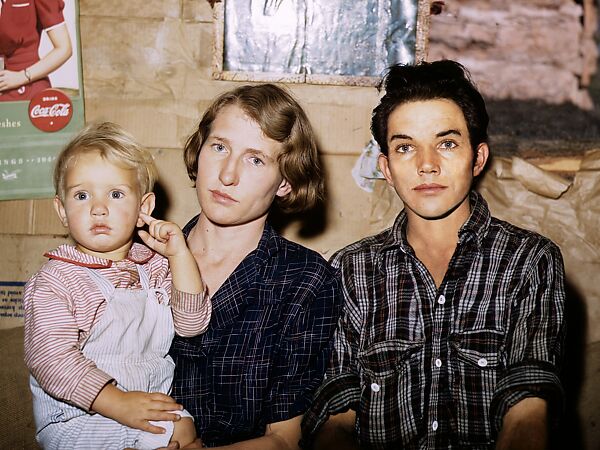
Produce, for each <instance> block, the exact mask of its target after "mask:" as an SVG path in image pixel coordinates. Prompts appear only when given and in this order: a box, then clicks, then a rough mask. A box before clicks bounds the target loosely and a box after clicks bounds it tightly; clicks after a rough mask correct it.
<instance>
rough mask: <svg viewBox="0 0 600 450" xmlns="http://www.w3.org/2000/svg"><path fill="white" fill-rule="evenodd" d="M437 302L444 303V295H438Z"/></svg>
mask: <svg viewBox="0 0 600 450" xmlns="http://www.w3.org/2000/svg"><path fill="white" fill-rule="evenodd" d="M438 303H439V304H440V305H443V304H444V303H446V297H444V296H443V295H440V296H439V297H438Z"/></svg>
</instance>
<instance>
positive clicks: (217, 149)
mask: <svg viewBox="0 0 600 450" xmlns="http://www.w3.org/2000/svg"><path fill="white" fill-rule="evenodd" d="M212 148H213V150H214V151H215V152H218V153H221V152H224V151H225V150H226V148H225V146H224V145H223V144H213V145H212Z"/></svg>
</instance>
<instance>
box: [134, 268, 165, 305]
mask: <svg viewBox="0 0 600 450" xmlns="http://www.w3.org/2000/svg"><path fill="white" fill-rule="evenodd" d="M136 267H137V270H138V273H139V274H140V282H141V283H142V287H143V288H144V289H145V290H146V291H148V292H150V293H151V294H153V295H154V296H155V297H156V301H157V302H158V303H161V304H165V305H168V304H169V303H170V298H169V294H167V290H166V289H165V288H163V287H158V288H153V287H150V276H149V275H148V273H147V272H146V270H145V269H144V267H143V266H142V265H140V264H136Z"/></svg>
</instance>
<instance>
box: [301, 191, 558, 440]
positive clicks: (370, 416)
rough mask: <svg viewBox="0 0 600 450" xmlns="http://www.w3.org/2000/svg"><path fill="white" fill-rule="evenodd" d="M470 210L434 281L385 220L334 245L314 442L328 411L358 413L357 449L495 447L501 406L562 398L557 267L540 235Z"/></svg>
mask: <svg viewBox="0 0 600 450" xmlns="http://www.w3.org/2000/svg"><path fill="white" fill-rule="evenodd" d="M470 201H471V210H472V212H471V215H470V217H469V219H468V220H467V222H466V223H465V224H464V225H463V226H462V228H461V229H460V232H459V235H458V245H457V248H456V251H455V253H454V255H453V257H452V259H451V261H450V264H449V267H448V271H447V273H446V275H445V277H444V280H443V282H442V284H441V285H440V287H439V288H436V286H435V283H434V280H433V278H432V277H431V275H430V274H429V272H428V271H427V269H426V268H425V266H424V265H423V264H422V263H421V262H420V261H419V260H418V259H417V258H416V256H415V253H414V251H413V249H412V248H411V247H410V245H409V244H408V242H407V239H406V214H405V212H402V213H401V214H400V215H399V216H398V218H397V219H396V222H395V224H394V225H393V227H392V228H390V229H388V230H385V231H383V232H382V233H380V234H378V235H376V236H372V237H368V238H366V239H363V240H361V241H359V242H357V243H354V244H352V245H350V246H348V247H346V248H344V249H342V250H341V251H339V252H338V253H337V254H335V255H334V256H333V258H332V264H333V266H334V267H341V272H342V274H341V275H342V292H343V296H344V301H345V303H344V310H343V312H342V316H341V318H340V323H339V325H338V329H337V331H336V334H335V342H334V352H333V355H332V358H331V362H330V367H329V368H328V370H327V373H326V379H325V382H324V383H323V385H322V386H321V387H320V388H319V391H318V392H317V394H316V396H315V399H314V402H313V405H312V407H311V409H310V410H309V412H308V413H307V414H306V415H305V417H304V421H303V434H304V438H303V445H304V446H305V447H310V445H311V442H312V439H313V438H314V435H315V433H316V432H317V430H318V428H319V427H320V426H321V425H322V424H323V423H324V421H325V420H327V417H328V416H329V415H330V414H332V413H339V412H343V411H345V410H348V408H351V409H354V410H356V411H357V421H356V433H357V437H358V439H359V442H360V444H361V448H365V449H367V448H369V449H370V448H373V449H388V448H389V449H392V448H393V449H396V448H403V449H424V448H429V449H433V448H439V449H448V448H471V449H476V448H482V449H483V448H491V447H493V445H494V440H495V437H496V434H497V432H498V430H499V428H500V427H501V424H502V418H503V416H504V414H505V413H506V411H507V409H508V408H509V407H511V406H512V405H514V404H515V403H517V402H518V401H520V400H522V399H524V398H526V397H531V396H537V397H542V398H545V399H547V400H548V401H550V402H551V407H553V408H552V410H554V411H556V410H557V409H558V410H560V409H561V408H562V398H563V393H562V388H561V385H560V381H559V377H558V372H559V364H560V361H561V358H562V348H563V341H564V323H563V317H564V298H565V292H564V281H563V278H564V269H563V263H562V257H561V254H560V251H559V250H558V248H557V247H556V246H555V245H554V244H553V243H552V242H551V241H549V240H548V239H546V238H544V237H542V236H540V235H538V234H535V233H533V232H530V231H526V230H523V229H520V228H517V227H515V226H513V225H511V224H509V223H506V222H503V221H501V220H498V219H495V218H493V217H491V216H490V213H489V210H488V207H487V204H486V202H485V201H484V200H483V198H482V197H481V196H480V195H479V194H477V193H475V192H472V193H471V197H470Z"/></svg>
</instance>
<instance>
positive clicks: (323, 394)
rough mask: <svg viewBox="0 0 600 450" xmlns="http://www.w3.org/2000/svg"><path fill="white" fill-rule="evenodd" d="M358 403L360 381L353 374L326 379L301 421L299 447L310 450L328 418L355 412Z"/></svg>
mask: <svg viewBox="0 0 600 450" xmlns="http://www.w3.org/2000/svg"><path fill="white" fill-rule="evenodd" d="M359 402H360V379H359V377H358V375H356V374H353V373H343V374H339V375H334V376H333V377H330V378H327V379H326V380H325V382H324V383H323V384H322V385H321V387H320V388H319V389H318V390H317V392H316V393H315V397H314V400H313V402H312V405H311V407H310V409H309V410H308V411H307V412H306V414H305V415H304V418H303V419H302V439H301V440H300V447H302V448H303V449H310V448H312V445H313V443H314V440H315V437H316V434H317V432H318V431H319V429H320V428H321V427H322V426H323V424H324V423H325V422H327V419H329V416H330V415H332V414H339V413H342V412H345V411H348V410H349V409H353V410H357V409H358V404H359Z"/></svg>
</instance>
